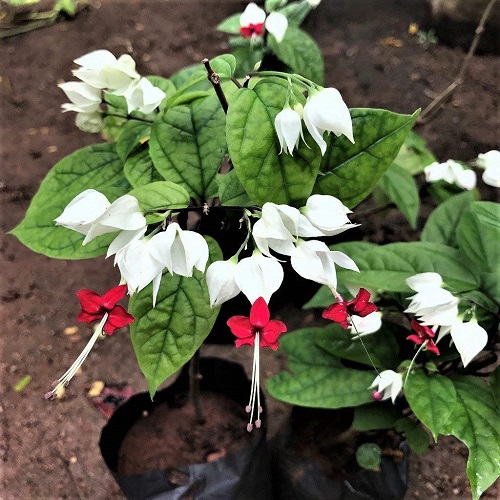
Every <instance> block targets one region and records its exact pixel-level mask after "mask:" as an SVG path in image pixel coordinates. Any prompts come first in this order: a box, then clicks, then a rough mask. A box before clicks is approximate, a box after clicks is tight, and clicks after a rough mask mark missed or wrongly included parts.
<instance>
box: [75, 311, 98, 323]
mask: <svg viewBox="0 0 500 500" xmlns="http://www.w3.org/2000/svg"><path fill="white" fill-rule="evenodd" d="M103 316H104V313H97V314H89V313H87V312H85V311H80V314H79V315H78V317H77V318H76V321H79V322H80V323H87V324H88V325H90V323H92V322H94V321H97V320H100V319H102V317H103Z"/></svg>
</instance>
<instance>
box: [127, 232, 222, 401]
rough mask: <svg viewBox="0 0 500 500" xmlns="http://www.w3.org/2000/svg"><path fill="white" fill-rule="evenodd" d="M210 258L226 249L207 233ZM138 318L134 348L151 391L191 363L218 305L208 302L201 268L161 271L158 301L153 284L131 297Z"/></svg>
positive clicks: (133, 329) (132, 330) (133, 333)
mask: <svg viewBox="0 0 500 500" xmlns="http://www.w3.org/2000/svg"><path fill="white" fill-rule="evenodd" d="M207 242H208V245H209V248H210V259H209V263H208V264H207V265H209V264H210V263H211V262H214V261H216V260H220V259H222V252H221V250H220V248H219V246H218V245H217V243H216V242H215V240H213V239H212V238H209V237H207ZM129 311H130V313H131V314H132V315H133V316H134V318H135V321H134V322H133V323H132V325H131V328H130V335H131V338H132V344H133V345H134V350H135V354H136V356H137V360H138V362H139V366H140V367H141V370H142V372H143V373H144V375H145V377H146V379H147V381H148V387H149V392H150V394H151V397H153V396H154V394H155V392H156V390H157V389H158V387H159V386H160V384H161V383H162V382H164V381H165V380H166V379H167V378H168V377H170V375H172V374H174V373H175V372H176V371H177V370H179V368H181V367H182V366H183V365H184V364H185V363H187V362H188V361H189V360H190V359H191V358H192V356H193V355H194V353H195V352H196V351H197V350H198V349H199V347H200V346H201V344H202V343H203V341H204V340H205V338H206V337H207V336H208V334H209V333H210V331H211V329H212V327H213V325H214V323H215V320H216V318H217V314H218V312H219V309H218V308H215V309H212V308H211V307H210V300H209V296H208V288H207V284H206V281H205V275H204V274H203V273H201V272H199V271H198V270H195V271H194V274H193V277H191V278H186V277H183V276H178V275H171V274H169V273H168V272H166V273H164V274H163V277H162V281H161V284H160V290H159V292H158V298H157V301H156V307H153V304H152V284H150V285H149V286H147V287H146V288H145V289H143V290H141V291H140V292H139V293H137V294H135V295H134V296H133V297H132V298H131V299H130V303H129Z"/></svg>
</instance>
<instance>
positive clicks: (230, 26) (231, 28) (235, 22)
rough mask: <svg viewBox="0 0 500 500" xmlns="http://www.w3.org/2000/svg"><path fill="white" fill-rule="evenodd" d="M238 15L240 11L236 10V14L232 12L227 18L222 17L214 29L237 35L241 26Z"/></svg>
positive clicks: (239, 15)
mask: <svg viewBox="0 0 500 500" xmlns="http://www.w3.org/2000/svg"><path fill="white" fill-rule="evenodd" d="M240 17H241V12H238V14H234V15H232V16H230V17H228V18H227V19H224V21H222V22H221V23H220V24H218V25H217V28H216V29H217V30H218V31H222V32H224V33H229V34H230V35H239V34H240V28H241V25H240Z"/></svg>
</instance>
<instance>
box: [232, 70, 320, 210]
mask: <svg viewBox="0 0 500 500" xmlns="http://www.w3.org/2000/svg"><path fill="white" fill-rule="evenodd" d="M287 92H288V82H287V81H286V80H283V79H278V78H264V79H262V80H260V81H259V82H258V83H257V85H256V86H255V87H254V88H253V89H246V88H243V89H240V90H238V91H237V92H236V94H235V95H234V97H233V99H231V101H230V103H229V112H228V115H227V128H226V134H227V144H228V147H229V154H230V155H231V159H232V161H233V164H234V168H235V169H236V172H237V174H238V178H239V180H240V182H241V183H242V184H243V186H244V188H245V190H246V191H247V193H248V195H249V196H250V198H251V199H252V200H253V201H254V202H256V203H257V204H259V205H263V204H264V203H265V202H266V201H272V202H274V203H286V204H289V205H294V204H296V205H299V206H300V205H301V204H304V202H305V200H306V199H307V198H308V197H309V195H310V194H311V191H312V188H313V185H314V182H315V180H316V176H317V175H318V170H319V164H320V161H321V156H320V151H319V148H318V147H317V146H316V144H315V143H314V141H313V140H312V138H311V136H310V135H308V134H306V142H307V143H308V144H309V145H310V146H311V148H310V149H309V148H308V147H307V146H306V144H304V143H303V142H301V144H300V146H299V149H298V150H295V151H294V153H293V156H290V155H287V154H286V153H284V152H283V153H282V154H280V150H281V147H280V144H279V140H278V136H277V134H276V131H275V128H274V119H275V118H276V115H277V114H278V113H279V112H280V111H281V110H282V109H283V106H284V105H285V102H286V96H287ZM296 98H297V99H298V100H299V101H300V102H302V103H303V102H304V101H305V100H304V97H303V96H302V95H301V94H300V93H298V92H297V94H296Z"/></svg>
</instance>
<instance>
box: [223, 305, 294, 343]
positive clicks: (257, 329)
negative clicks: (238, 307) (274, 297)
mask: <svg viewBox="0 0 500 500" xmlns="http://www.w3.org/2000/svg"><path fill="white" fill-rule="evenodd" d="M227 326H229V328H230V329H231V332H232V333H233V335H235V336H236V337H238V338H237V339H236V341H235V344H236V347H240V346H241V345H245V344H247V345H254V342H255V337H256V335H257V334H259V339H260V347H270V348H271V349H273V350H274V351H275V350H276V349H277V348H278V346H279V342H278V337H279V336H280V335H281V334H282V333H285V332H286V330H287V328H286V325H285V323H283V322H282V321H278V320H276V319H273V320H270V313H269V308H268V307H267V304H266V301H265V300H264V299H263V298H262V297H259V298H258V299H257V300H256V301H255V302H254V303H253V305H252V308H251V309H250V317H249V318H247V317H246V316H233V317H232V318H229V319H228V321H227Z"/></svg>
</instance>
